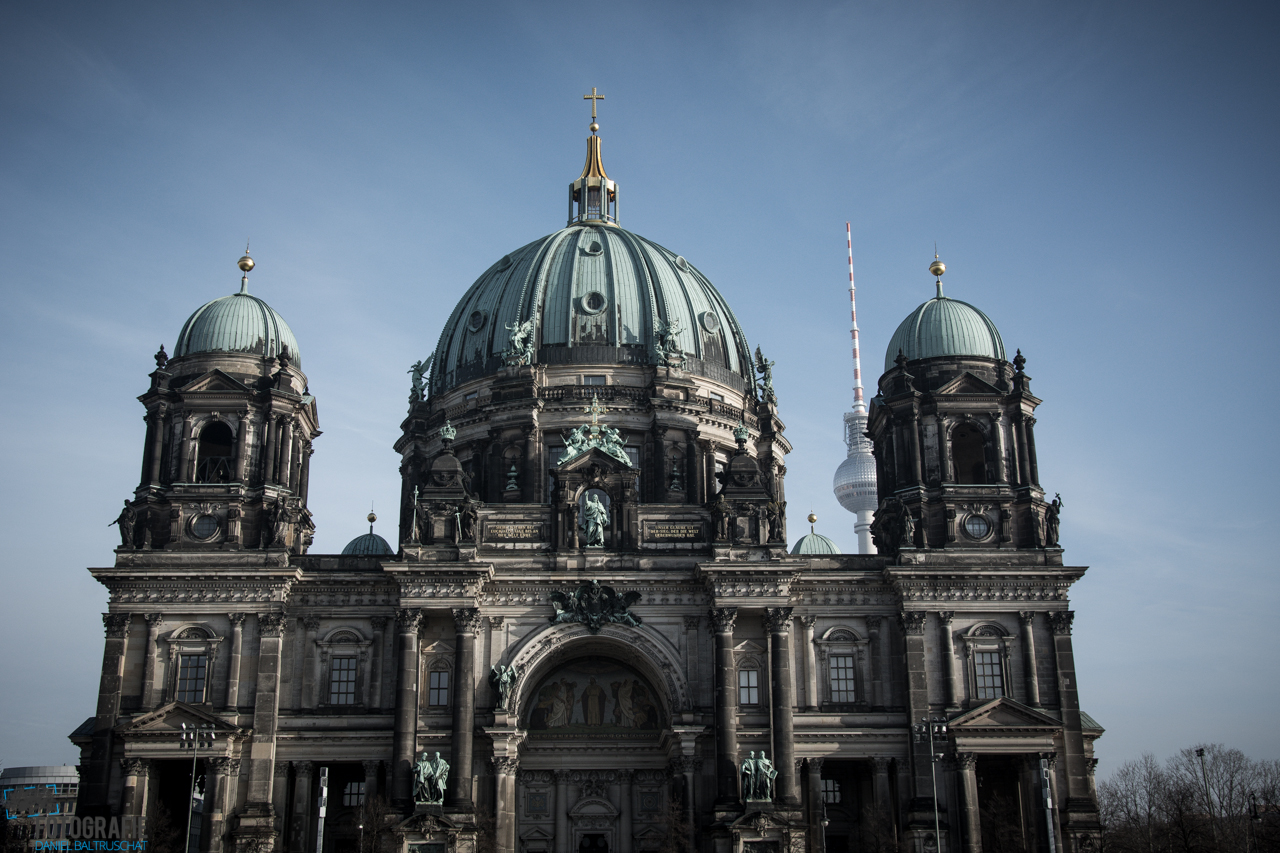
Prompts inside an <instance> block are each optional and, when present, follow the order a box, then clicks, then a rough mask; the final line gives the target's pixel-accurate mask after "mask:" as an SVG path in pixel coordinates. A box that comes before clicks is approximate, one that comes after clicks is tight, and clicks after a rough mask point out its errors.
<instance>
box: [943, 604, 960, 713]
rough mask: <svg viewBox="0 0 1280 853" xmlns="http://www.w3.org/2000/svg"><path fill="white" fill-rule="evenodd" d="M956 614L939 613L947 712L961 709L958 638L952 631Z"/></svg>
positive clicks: (949, 612) (944, 611)
mask: <svg viewBox="0 0 1280 853" xmlns="http://www.w3.org/2000/svg"><path fill="white" fill-rule="evenodd" d="M955 615H956V614H955V613H954V612H953V611H950V610H943V611H940V612H939V613H938V630H939V631H940V632H941V634H942V667H943V669H942V671H943V672H944V673H945V674H946V676H947V710H948V711H956V710H959V709H960V685H959V683H958V682H957V680H956V637H955V634H954V633H952V631H951V620H952V618H953V617H954V616H955Z"/></svg>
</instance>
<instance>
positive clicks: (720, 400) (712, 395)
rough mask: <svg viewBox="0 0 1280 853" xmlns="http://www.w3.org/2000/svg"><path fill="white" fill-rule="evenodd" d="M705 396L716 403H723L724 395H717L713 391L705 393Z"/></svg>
mask: <svg viewBox="0 0 1280 853" xmlns="http://www.w3.org/2000/svg"><path fill="white" fill-rule="evenodd" d="M707 396H708V397H710V398H711V399H712V400H715V401H716V402H717V403H723V402H724V395H723V394H717V393H716V392H715V391H708V392H707Z"/></svg>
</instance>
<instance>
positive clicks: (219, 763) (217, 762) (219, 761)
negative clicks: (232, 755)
mask: <svg viewBox="0 0 1280 853" xmlns="http://www.w3.org/2000/svg"><path fill="white" fill-rule="evenodd" d="M205 761H207V762H209V766H210V767H212V768H213V771H214V772H215V773H217V774H218V775H220V776H221V775H225V774H226V772H227V768H228V767H230V765H231V759H229V758H224V757H222V756H218V757H216V758H206V759H205Z"/></svg>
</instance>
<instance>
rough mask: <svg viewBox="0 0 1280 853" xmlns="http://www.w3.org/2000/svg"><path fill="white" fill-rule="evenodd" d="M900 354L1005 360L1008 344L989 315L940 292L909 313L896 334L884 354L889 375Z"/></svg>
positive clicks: (885, 368) (911, 356)
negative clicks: (1005, 343)
mask: <svg viewBox="0 0 1280 853" xmlns="http://www.w3.org/2000/svg"><path fill="white" fill-rule="evenodd" d="M939 289H941V288H939ZM899 351H901V352H902V354H903V355H905V356H906V357H907V360H908V361H915V360H916V359H918V358H936V357H938V356H948V355H950V356H966V355H972V356H981V357H983V358H994V359H999V360H1001V361H1003V360H1004V341H1002V340H1001V339H1000V332H999V331H998V330H997V329H996V324H995V323H993V322H991V319H990V318H989V317H987V315H986V314H983V313H982V312H981V311H979V310H978V309H977V308H974V307H973V306H972V305H970V304H969V303H967V302H961V301H960V300H958V299H948V298H947V297H945V296H943V295H941V293H939V295H938V296H937V297H935V298H933V299H930V300H929V301H928V302H926V303H924V304H923V305H921V306H920V307H918V308H916V310H914V311H912V312H911V313H910V314H908V315H907V319H905V320H903V321H902V323H901V324H900V325H899V326H898V330H897V331H896V332H894V333H893V337H892V338H891V339H890V340H889V347H888V349H886V350H885V353H884V370H885V372H886V373H888V372H889V371H890V370H892V369H893V366H894V362H895V361H896V360H897V358H898V352H899Z"/></svg>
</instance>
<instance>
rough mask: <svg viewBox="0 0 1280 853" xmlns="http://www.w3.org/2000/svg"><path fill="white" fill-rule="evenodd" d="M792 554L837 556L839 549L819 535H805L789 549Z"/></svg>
mask: <svg viewBox="0 0 1280 853" xmlns="http://www.w3.org/2000/svg"><path fill="white" fill-rule="evenodd" d="M791 553H792V554H839V553H840V549H839V548H838V547H836V543H834V542H832V541H831V540H830V539H828V538H827V537H825V536H823V535H822V534H821V533H806V534H805V535H804V536H801V537H800V541H799V542H797V543H796V544H795V545H794V546H792V548H791Z"/></svg>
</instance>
